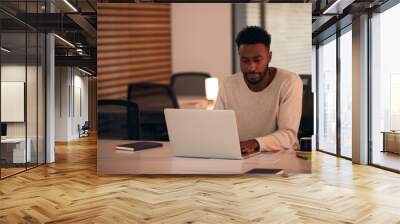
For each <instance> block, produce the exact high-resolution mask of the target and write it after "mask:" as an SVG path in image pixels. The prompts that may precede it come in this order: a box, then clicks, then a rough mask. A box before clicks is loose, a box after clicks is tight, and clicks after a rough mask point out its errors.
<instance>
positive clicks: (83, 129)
mask: <svg viewBox="0 0 400 224" xmlns="http://www.w3.org/2000/svg"><path fill="white" fill-rule="evenodd" d="M89 129H90V125H89V121H85V123H84V124H83V125H82V126H80V125H79V124H78V132H79V138H80V137H87V136H89Z"/></svg>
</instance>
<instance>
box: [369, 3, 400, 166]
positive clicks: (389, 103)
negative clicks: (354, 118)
mask: <svg viewBox="0 0 400 224" xmlns="http://www.w3.org/2000/svg"><path fill="white" fill-rule="evenodd" d="M398 21H400V4H398V5H396V6H394V7H393V8H390V9H388V10H387V11H385V12H383V13H381V14H377V15H375V16H374V17H373V18H372V21H371V22H372V38H371V39H372V52H373V54H372V55H371V56H372V63H371V64H372V74H371V75H372V77H371V88H372V97H371V109H372V111H371V116H372V117H371V121H372V125H371V128H372V130H371V133H372V163H373V164H377V165H381V166H384V167H388V168H392V169H396V170H400V155H399V153H400V133H399V132H396V131H397V130H400V105H399V98H398V97H399V95H400V63H399V62H398V53H399V52H400V44H399V42H398V40H399V38H400V32H398V29H395V28H394V27H397V26H398V24H397V23H398ZM382 132H389V135H387V137H388V139H384V135H383V133H382ZM385 135H386V134H385ZM384 142H385V144H386V145H384ZM392 146H393V147H392ZM391 148H393V149H391ZM397 149H398V150H399V151H398V152H397ZM382 151H383V152H382Z"/></svg>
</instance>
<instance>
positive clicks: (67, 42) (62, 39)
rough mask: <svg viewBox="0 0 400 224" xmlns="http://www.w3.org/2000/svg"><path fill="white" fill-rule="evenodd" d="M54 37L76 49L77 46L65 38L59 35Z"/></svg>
mask: <svg viewBox="0 0 400 224" xmlns="http://www.w3.org/2000/svg"><path fill="white" fill-rule="evenodd" d="M54 36H55V37H57V38H58V39H59V40H61V41H62V42H64V43H66V44H67V45H68V46H70V47H73V48H75V45H73V44H72V43H71V42H69V41H68V40H66V39H64V38H62V37H60V36H59V35H57V34H54Z"/></svg>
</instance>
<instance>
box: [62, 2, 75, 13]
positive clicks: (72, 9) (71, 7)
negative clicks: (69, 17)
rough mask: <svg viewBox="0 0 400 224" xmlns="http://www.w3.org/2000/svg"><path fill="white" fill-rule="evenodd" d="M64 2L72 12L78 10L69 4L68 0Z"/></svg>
mask: <svg viewBox="0 0 400 224" xmlns="http://www.w3.org/2000/svg"><path fill="white" fill-rule="evenodd" d="M64 2H65V4H67V5H68V6H69V7H70V8H71V9H72V10H73V11H74V12H78V10H77V9H76V8H75V7H74V6H73V5H72V4H71V3H69V1H68V0H64Z"/></svg>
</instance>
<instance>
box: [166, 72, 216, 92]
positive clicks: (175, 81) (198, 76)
mask: <svg viewBox="0 0 400 224" xmlns="http://www.w3.org/2000/svg"><path fill="white" fill-rule="evenodd" d="M210 77H211V76H210V75H209V74H208V73H204V72H182V73H176V74H173V75H172V76H171V80H170V85H171V89H172V90H173V91H174V92H175V95H176V96H201V97H205V96H206V87H205V80H206V79H207V78H210Z"/></svg>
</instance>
